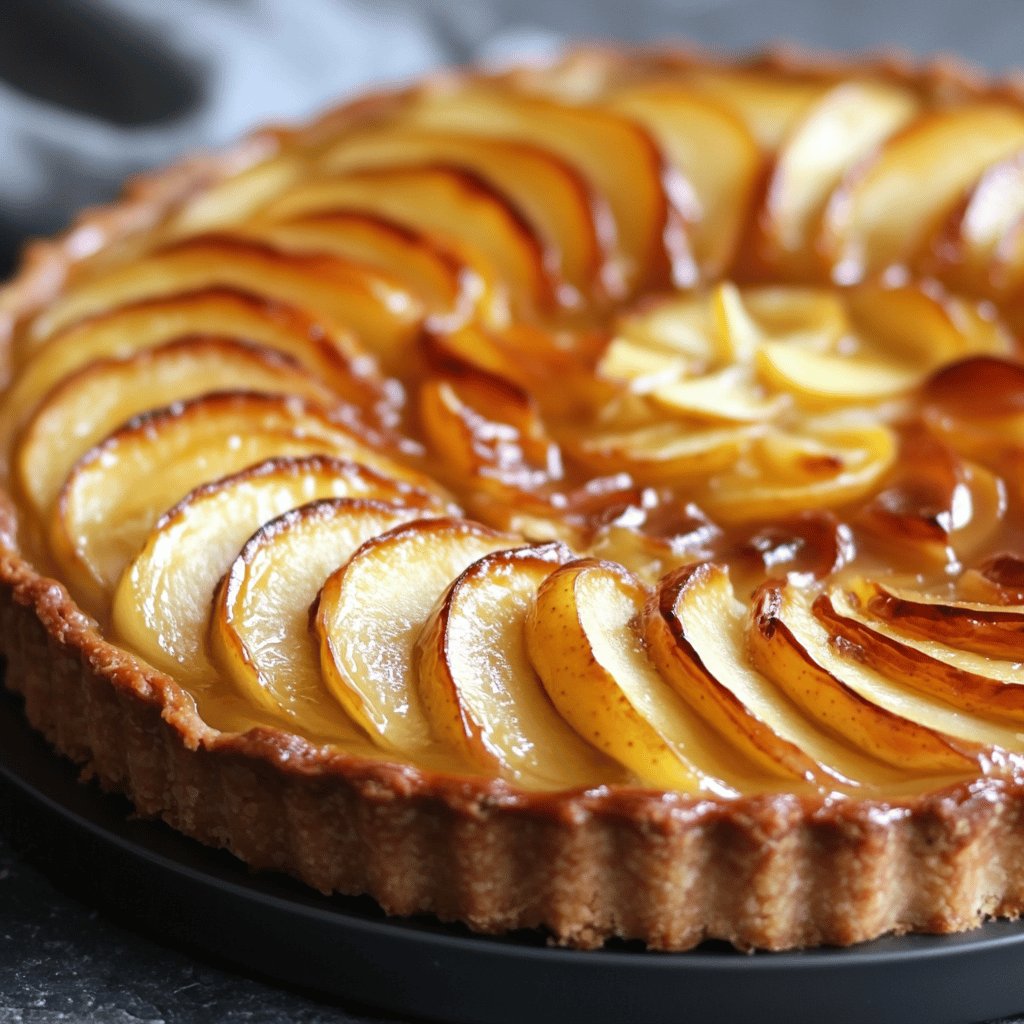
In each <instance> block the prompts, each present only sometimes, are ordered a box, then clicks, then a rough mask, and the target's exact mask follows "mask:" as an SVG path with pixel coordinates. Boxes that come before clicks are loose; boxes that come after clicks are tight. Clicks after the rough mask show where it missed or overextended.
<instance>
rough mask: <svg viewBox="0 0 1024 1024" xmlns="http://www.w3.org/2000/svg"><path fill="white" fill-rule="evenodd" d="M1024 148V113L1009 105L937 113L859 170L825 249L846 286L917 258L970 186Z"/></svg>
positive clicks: (846, 184)
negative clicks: (930, 236) (995, 165)
mask: <svg viewBox="0 0 1024 1024" xmlns="http://www.w3.org/2000/svg"><path fill="white" fill-rule="evenodd" d="M1022 144H1024V113H1022V112H1021V111H1020V110H1018V109H1016V108H1015V107H1012V106H1010V105H1008V104H1006V105H1004V104H999V103H976V104H967V105H963V106H958V107H953V108H951V109H947V110H934V111H931V112H929V113H927V114H924V115H922V116H921V117H918V118H915V119H914V120H913V121H912V122H911V124H910V125H909V126H908V127H906V128H905V129H904V130H903V131H900V132H897V133H896V134H895V135H894V136H892V137H891V138H890V139H889V140H888V141H887V142H886V143H885V145H883V146H882V147H881V149H880V150H879V151H878V153H877V155H876V156H875V157H874V158H873V159H871V160H868V161H866V162H865V163H863V164H861V165H860V166H858V167H854V168H853V169H852V171H851V172H850V173H849V174H848V175H847V177H846V179H845V180H844V181H843V183H842V184H841V185H840V186H839V187H838V188H837V189H836V191H835V192H834V193H833V195H832V198H831V200H830V202H829V204H828V208H827V209H826V212H825V217H824V221H823V235H822V245H823V248H824V251H825V252H827V253H828V254H829V255H830V257H831V258H832V260H833V262H834V264H835V265H837V271H836V272H837V274H838V275H839V277H840V278H841V279H842V280H844V281H850V280H853V279H858V278H860V277H862V276H863V275H864V274H866V273H871V272H873V271H879V270H884V269H885V268H886V267H890V266H893V265H899V264H902V263H904V262H905V261H906V260H908V259H912V258H913V257H914V256H915V255H916V254H917V253H918V252H920V250H921V248H922V247H923V245H924V244H925V242H926V240H927V238H928V235H929V233H930V232H934V231H935V230H936V229H937V228H938V227H939V225H940V223H941V220H942V217H943V216H944V215H945V214H946V213H947V212H948V211H949V209H950V208H951V207H952V206H953V205H954V203H955V202H956V200H957V197H958V196H959V195H960V194H961V193H962V191H963V190H964V188H965V187H966V186H967V185H968V184H970V182H972V181H973V180H975V179H976V178H977V177H978V175H979V173H980V172H981V171H982V170H983V169H984V168H986V167H988V166H989V165H990V164H992V163H994V162H995V161H997V160H999V159H1001V158H1002V157H1005V156H1006V155H1007V154H1009V153H1011V152H1013V151H1015V150H1017V149H1019V148H1020V147H1021V145H1022Z"/></svg>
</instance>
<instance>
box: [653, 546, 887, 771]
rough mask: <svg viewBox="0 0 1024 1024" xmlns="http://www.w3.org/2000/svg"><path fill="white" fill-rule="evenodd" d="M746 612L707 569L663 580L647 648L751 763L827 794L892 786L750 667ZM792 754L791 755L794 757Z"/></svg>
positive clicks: (722, 573) (720, 576)
mask: <svg viewBox="0 0 1024 1024" xmlns="http://www.w3.org/2000/svg"><path fill="white" fill-rule="evenodd" d="M746 613H747V606H746V604H745V603H744V602H741V601H737V600H736V597H735V595H734V593H733V588H732V584H731V582H730V580H729V576H728V572H727V571H726V570H725V569H724V568H723V567H721V566H719V565H714V564H709V563H704V564H702V565H699V566H692V567H688V568H685V569H680V570H678V571H676V572H674V573H672V574H671V575H670V576H668V577H666V578H665V580H664V581H663V582H662V584H661V586H660V587H659V590H658V593H657V595H655V596H654V597H653V598H652V599H651V600H650V601H649V602H648V607H647V610H646V612H645V624H646V638H647V649H648V652H649V653H650V655H651V657H652V658H653V659H654V662H655V664H656V665H657V666H658V668H659V670H660V671H661V673H662V675H664V676H665V678H666V679H668V680H669V682H671V683H672V685H673V686H674V687H675V688H676V689H677V690H678V692H679V693H680V694H681V695H682V696H683V697H684V699H686V700H688V701H689V702H690V703H691V704H693V705H694V707H695V710H697V712H698V713H700V714H703V715H705V716H708V717H709V718H710V719H711V720H713V721H717V722H718V723H719V724H720V727H721V728H722V729H723V730H724V735H725V736H726V738H727V739H729V738H732V739H733V742H739V743H741V744H742V745H743V746H744V748H745V749H746V748H751V749H750V753H749V756H752V757H756V758H757V759H759V760H760V761H762V762H764V761H766V760H767V761H769V762H775V765H776V768H775V772H776V773H777V772H778V771H779V766H782V767H783V769H785V767H786V766H788V767H789V769H790V770H791V771H793V772H796V773H797V777H800V778H805V777H807V776H808V775H810V776H812V777H813V779H814V781H815V782H816V784H817V785H819V786H822V787H824V788H828V789H837V788H838V789H846V788H848V787H849V788H852V787H858V786H878V785H885V784H891V783H892V782H894V781H897V780H899V779H900V778H901V777H902V773H901V772H900V771H899V770H898V769H895V768H892V767H891V766H889V765H885V764H883V763H882V762H880V761H876V760H875V759H874V758H871V757H868V756H866V755H865V754H863V753H862V752H860V751H859V750H855V749H854V748H852V747H848V746H847V745H846V744H845V743H843V742H841V741H839V740H837V739H836V738H835V737H834V736H833V735H832V734H831V733H830V732H828V731H827V730H822V729H820V728H819V727H818V726H817V725H815V724H814V722H813V720H811V719H808V718H807V717H806V716H805V715H804V714H802V713H801V712H800V710H799V709H798V708H797V706H796V705H795V704H793V703H792V702H791V701H790V700H789V698H788V697H786V696H785V694H784V693H782V692H781V691H780V690H779V689H778V688H777V687H776V686H775V685H774V684H773V683H772V682H771V681H770V680H769V679H767V678H766V677H765V676H764V675H762V674H761V673H760V672H759V671H758V670H757V669H756V668H754V666H753V665H752V664H751V662H750V658H749V657H748V655H747V651H746V640H745V634H744V630H745V625H746ZM794 751H795V753H794Z"/></svg>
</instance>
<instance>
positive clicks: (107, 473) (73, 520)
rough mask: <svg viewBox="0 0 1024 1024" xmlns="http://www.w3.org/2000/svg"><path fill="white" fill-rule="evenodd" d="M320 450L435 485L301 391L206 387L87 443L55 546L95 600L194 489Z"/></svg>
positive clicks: (79, 593)
mask: <svg viewBox="0 0 1024 1024" xmlns="http://www.w3.org/2000/svg"><path fill="white" fill-rule="evenodd" d="M314 454H324V455H329V456H333V457H335V458H342V459H347V460H350V461H354V462H358V463H360V464H361V465H363V466H365V467H367V469H369V470H373V471H375V472H376V473H378V474H380V475H382V476H383V477H385V478H388V479H389V480H394V481H395V486H396V488H398V489H400V490H403V491H408V492H409V493H410V495H411V496H412V497H415V496H416V495H419V496H420V497H421V498H425V497H426V495H427V494H428V493H437V489H436V486H435V485H434V484H433V482H432V481H431V480H429V479H428V478H427V477H425V476H423V475H422V474H420V473H417V472H416V471H414V470H411V469H407V468H406V467H404V466H402V465H401V464H399V463H398V462H396V461H395V460H394V459H393V458H391V457H389V456H388V455H386V454H384V453H383V452H381V451H378V450H376V449H374V448H371V447H370V446H369V444H367V443H366V441H365V440H363V439H361V438H360V437H359V436H357V435H356V434H355V433H351V432H349V431H347V430H346V429H344V428H343V427H342V426H341V424H340V423H337V422H335V421H333V420H331V419H329V418H328V416H327V415H326V414H325V413H324V411H323V410H322V409H319V408H318V407H316V406H312V405H310V404H309V403H305V402H302V401H301V400H300V399H298V398H282V397H280V396H278V395H261V394H254V393H249V392H240V393H235V394H217V395H207V396H204V397H201V398H198V399H195V400H193V401H191V402H186V403H183V404H179V405H175V406H172V407H171V408H169V409H163V410H160V411H157V412H154V413H150V414H147V415H146V416H143V417H141V418H140V419H138V420H135V421H132V422H131V423H129V424H128V425H127V426H125V427H122V428H121V429H119V430H117V431H116V432H115V433H113V434H112V435H111V436H110V437H108V438H106V439H105V440H104V441H103V442H101V443H100V444H98V445H96V446H95V447H94V448H91V449H90V450H89V451H88V452H86V454H85V455H83V456H82V458H80V459H79V460H78V462H76V463H75V466H74V468H73V469H72V471H71V473H70V475H69V476H68V478H67V480H66V482H65V484H64V486H63V488H62V489H61V492H60V495H59V496H58V498H57V503H56V506H55V509H54V514H53V516H52V517H51V519H50V523H49V544H50V552H51V554H52V555H53V558H54V560H55V561H56V563H57V564H58V565H59V566H60V568H61V570H62V572H63V573H64V577H65V578H66V579H67V580H68V581H69V582H70V583H71V584H72V587H73V590H74V592H75V595H76V597H77V598H78V599H79V600H80V601H84V602H85V603H86V604H87V605H88V606H89V607H90V608H92V607H93V606H94V605H95V606H98V605H99V604H100V603H102V602H104V601H106V600H107V599H109V597H110V594H111V592H112V590H113V587H114V585H115V584H116V583H117V580H118V578H119V577H120V575H121V572H122V570H123V569H124V567H125V565H126V564H127V563H128V562H129V561H130V560H131V559H132V558H133V557H134V556H135V555H136V553H137V552H138V551H139V549H140V548H141V546H142V544H143V542H144V541H145V539H146V536H147V535H148V534H149V531H150V530H151V529H152V527H153V524H154V523H155V522H156V520H157V519H158V518H159V516H160V515H162V514H163V513H164V512H166V511H167V510H168V509H169V508H170V507H171V506H172V505H174V504H176V503H177V502H178V501H179V500H180V499H181V498H183V497H184V496H185V495H186V494H187V493H188V492H189V491H191V490H193V489H194V488H195V487H198V486H199V485H200V484H203V483H206V482H208V481H211V480H217V479H219V478H221V477H224V476H228V475H230V474H232V473H235V472H238V471H239V470H242V469H244V468H245V467H246V466H250V465H255V464H256V463H258V462H264V461H266V460H267V459H270V458H275V457H279V456H284V455H290V456H303V455H314ZM437 503H438V506H439V507H440V506H441V505H442V504H443V498H442V497H441V496H440V495H439V496H438V499H437ZM111 523H117V529H116V530H114V529H111V528H110V524H111Z"/></svg>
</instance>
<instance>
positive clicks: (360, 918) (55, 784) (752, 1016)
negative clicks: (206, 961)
mask: <svg viewBox="0 0 1024 1024" xmlns="http://www.w3.org/2000/svg"><path fill="white" fill-rule="evenodd" d="M0 775H2V776H3V777H4V778H5V779H6V780H7V781H8V782H9V783H10V784H11V785H12V786H13V787H14V788H15V789H16V790H17V791H18V792H19V793H20V794H21V795H22V796H23V797H25V798H26V800H27V802H28V804H30V805H31V806H32V807H33V808H34V809H35V810H36V811H38V812H40V816H41V818H42V819H44V820H45V822H46V827H47V828H48V829H49V830H51V831H52V833H53V835H54V836H55V837H56V838H54V839H53V841H52V842H49V843H48V846H49V847H50V848H51V850H52V851H54V852H57V853H59V856H58V864H57V873H58V875H61V876H63V877H65V878H67V879H68V880H69V881H70V880H71V879H72V878H73V879H74V887H75V888H76V889H77V890H79V891H81V890H82V888H83V886H84V887H85V890H86V898H87V899H89V900H91V901H93V902H95V903H96V905H98V906H100V907H101V908H103V909H105V910H108V911H110V912H112V913H114V914H116V915H117V916H120V917H121V918H127V919H128V921H129V922H131V923H134V924H136V925H137V926H138V927H141V928H144V929H146V930H148V931H150V932H152V933H155V934H158V935H160V936H163V937H166V938H170V939H172V940H175V941H178V942H182V943H186V944H188V945H189V946H190V947H191V948H193V949H198V950H200V951H207V952H209V953H211V954H213V955H215V956H216V957H218V958H221V959H227V960H228V961H230V962H233V963H235V964H238V965H240V966H242V967H244V968H246V969H247V970H250V971H256V972H259V973H261V974H265V975H267V976H269V977H271V978H275V979H279V980H281V981H285V982H288V983H291V984H297V985H301V986H303V987H306V988H309V989H313V990H316V991H319V992H323V993H328V994H330V995H332V996H335V997H342V998H344V999H348V1000H352V1001H354V1002H358V1003H362V1004H364V1005H367V1006H373V1007H378V1008H380V1009H382V1010H386V1011H388V1012H390V1013H396V1014H402V1015H408V1016H413V1017H418V1018H424V1019H430V1020H441V1021H447V1022H474V1024H506V1022H510V1024H511V1022H514V1024H522V1022H524V1021H529V1022H530V1024H548V1022H551V1024H555V1022H557V1024H566V1022H574V1021H586V1022H587V1024H603V1022H613V1021H614V1022H618V1021H622V1022H630V1024H632V1022H645V1024H657V1022H678V1021H699V1022H701V1024H716V1022H722V1024H726V1022H728V1024H736V1022H741V1021H748V1020H749V1021H758V1022H760V1024H769V1022H773V1021H779V1022H785V1024H804V1022H807V1024H821V1022H823V1021H827V1022H828V1024H846V1022H849V1024H864V1022H866V1021H871V1022H872V1024H888V1022H892V1024H968V1022H973V1021H978V1020H982V1019H988V1018H994V1017H999V1016H1005V1015H1008V1014H1011V1013H1015V1012H1019V1011H1020V1010H1022V1009H1024V923H1015V924H1011V923H1006V922H997V923H992V924H989V925H987V926H985V927H984V928H982V929H980V930H978V931H976V932H972V933H970V934H967V935H962V936H948V937H930V936H907V937H904V938H900V939H883V940H879V941H877V942H873V943H869V944H866V945H862V946H857V947H853V948H851V949H841V950H836V949H816V950H808V951H806V952H797V953H775V954H767V953H758V954H755V955H752V956H745V955H742V954H739V953H736V952H734V951H733V950H732V949H731V948H728V947H726V946H724V945H719V944H708V945H705V946H702V947H701V948H700V949H698V950H695V951H692V952H689V953H679V954H664V953H652V952H646V951H644V950H643V949H641V948H638V947H634V946H630V945H625V944H620V945H619V946H617V947H614V948H608V949H605V950H601V951H598V952H577V951H572V950H561V949H551V948H548V947H547V946H546V945H545V943H544V940H543V937H542V936H540V935H537V934H535V933H521V934H516V935H514V936H512V937H508V938H486V937H481V936H476V935H473V934H471V933H470V932H468V931H467V930H465V929H463V928H460V927H457V926H448V925H442V924H439V923H437V922H435V921H432V920H430V919H416V920H397V919H389V918H387V917H385V916H384V915H383V914H382V913H381V912H380V911H379V910H378V909H377V908H376V906H375V905H374V904H373V903H372V902H371V901H369V900H365V899H347V898H341V897H333V898H326V897H323V896H320V895H318V894H317V893H315V892H312V891H311V890H308V889H306V888H304V887H303V886H301V885H299V884H298V883H295V882H293V881H291V880H290V879H287V878H284V877H281V876H278V875H270V874H261V875H254V874H252V873H250V872H249V871H248V870H247V869H246V868H245V866H244V865H242V864H241V863H239V862H238V861H237V860H235V859H234V858H233V857H231V856H229V855H228V854H226V853H223V852H221V851H216V850H211V849H208V848H206V847H204V846H201V845H200V844H198V843H195V842H193V841H191V840H189V839H186V838H185V837H184V836H181V835H179V834H178V833H176V832H174V831H172V830H171V829H170V828H168V827H166V826H164V825H163V824H161V823H159V822H153V821H139V820H134V819H132V818H131V817H130V816H129V814H130V807H129V805H128V804H127V802H126V801H124V800H123V799H120V798H118V797H114V796H110V795H107V794H104V793H102V792H101V791H100V790H99V789H98V788H97V787H96V786H94V785H82V784H80V783H79V782H78V780H77V775H76V771H75V769H74V768H73V767H72V766H71V765H70V764H68V763H67V762H66V761H64V760H63V759H61V758H59V757H57V756H56V755H55V754H53V753H52V752H51V751H50V749H49V748H48V747H47V746H46V744H45V743H44V742H43V741H42V740H41V739H40V738H39V737H38V736H36V735H35V734H34V733H33V732H32V731H31V730H30V729H29V728H28V726H27V725H26V723H25V720H24V718H23V716H22V712H21V705H20V702H19V701H17V700H16V699H14V698H13V697H11V696H10V695H7V694H4V695H3V696H2V698H0Z"/></svg>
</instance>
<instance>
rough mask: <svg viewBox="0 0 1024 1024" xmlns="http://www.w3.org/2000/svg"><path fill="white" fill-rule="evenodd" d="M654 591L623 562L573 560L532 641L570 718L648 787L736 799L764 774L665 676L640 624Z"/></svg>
mask: <svg viewBox="0 0 1024 1024" xmlns="http://www.w3.org/2000/svg"><path fill="white" fill-rule="evenodd" d="M646 597H647V591H646V590H645V589H644V588H643V587H642V586H641V584H640V582H639V580H637V579H636V577H635V576H633V575H632V574H631V573H629V572H627V571H626V570H625V569H623V568H622V566H620V565H616V564H615V563H614V562H596V561H590V560H584V561H577V562H570V563H569V564H567V565H565V566H562V567H561V568H559V569H557V570H556V571H555V572H554V573H552V574H551V575H550V576H549V577H548V578H547V579H546V580H545V581H544V583H543V584H542V585H541V587H540V590H539V591H538V592H537V597H536V600H535V602H534V604H533V606H532V607H531V609H530V611H529V613H528V615H527V620H526V644H527V650H528V651H529V655H530V661H531V662H532V663H533V667H534V668H535V669H536V670H537V673H538V675H539V676H540V678H541V681H542V682H543V684H544V689H545V690H547V693H548V696H549V697H550V698H551V700H552V702H553V703H554V705H555V707H556V708H557V709H558V711H559V713H560V714H561V715H562V717H563V718H564V719H565V720H566V721H567V722H568V723H569V724H570V725H571V726H572V727H573V728H574V729H575V730H576V731H577V732H578V733H579V734H580V736H582V737H583V739H585V740H586V741H587V742H588V743H590V744H592V745H593V746H595V747H596V748H597V749H598V750H600V751H602V752H603V753H605V754H607V755H608V756H609V757H611V758H613V759H614V760H616V761H618V762H619V763H620V764H621V765H623V767H625V768H627V769H628V770H629V771H630V772H632V773H633V774H634V775H635V776H636V777H637V778H638V779H639V780H640V782H642V783H643V784H644V785H648V786H657V787H660V788H664V789H672V790H680V791H682V792H687V793H707V794H709V795H711V794H714V795H716V796H733V795H736V793H737V792H740V791H743V790H746V789H751V788H762V787H763V786H764V783H765V776H764V773H763V772H761V771H760V770H759V768H758V767H757V766H755V765H753V764H751V763H750V762H749V761H747V760H746V759H745V758H744V757H743V756H742V755H741V754H740V753H739V751H738V750H737V749H736V748H735V747H733V746H731V745H730V744H727V743H725V742H724V741H723V740H722V739H721V737H720V736H719V735H718V734H717V733H716V732H715V731H714V730H712V729H710V728H709V727H708V726H707V725H706V724H705V723H704V721H703V720H702V719H701V718H700V717H699V716H697V715H695V714H694V713H693V711H692V710H691V708H690V707H689V705H688V704H687V703H686V702H685V701H684V700H683V699H682V698H681V697H680V696H679V695H678V694H677V693H676V692H675V691H674V690H673V689H672V687H671V686H670V685H669V684H668V683H666V682H665V680H664V679H662V677H661V676H660V675H659V674H658V672H657V671H656V670H655V668H654V666H653V665H652V664H651V662H650V661H649V660H648V658H647V655H646V654H645V653H644V648H643V642H642V640H641V638H640V636H639V635H638V634H637V633H636V632H635V630H634V626H633V624H634V622H636V621H638V620H639V617H640V615H641V613H642V611H643V606H644V601H645V599H646Z"/></svg>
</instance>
